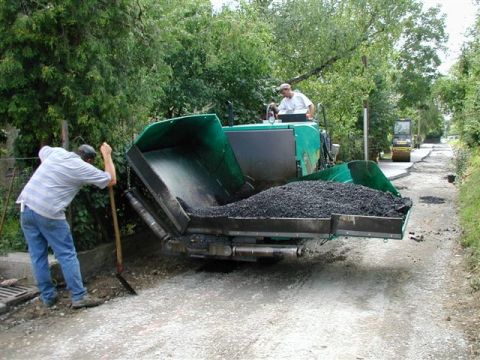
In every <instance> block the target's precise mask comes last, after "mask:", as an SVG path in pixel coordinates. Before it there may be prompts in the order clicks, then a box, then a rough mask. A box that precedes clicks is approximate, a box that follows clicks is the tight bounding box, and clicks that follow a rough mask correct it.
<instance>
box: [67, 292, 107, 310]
mask: <svg viewBox="0 0 480 360" xmlns="http://www.w3.org/2000/svg"><path fill="white" fill-rule="evenodd" d="M102 303H103V301H102V300H100V299H99V298H96V297H95V296H91V295H88V294H86V295H85V296H84V297H83V298H82V299H80V300H73V301H72V308H74V309H81V308H86V307H94V306H98V305H101V304H102Z"/></svg>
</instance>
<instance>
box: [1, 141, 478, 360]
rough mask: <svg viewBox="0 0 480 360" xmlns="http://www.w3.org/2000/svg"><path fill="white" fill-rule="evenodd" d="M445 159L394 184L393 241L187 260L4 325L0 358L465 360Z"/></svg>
mask: <svg viewBox="0 0 480 360" xmlns="http://www.w3.org/2000/svg"><path fill="white" fill-rule="evenodd" d="M451 156H452V153H451V150H450V149H449V148H448V147H447V146H446V145H438V146H437V145H436V146H435V148H434V150H433V152H432V154H431V155H430V156H429V157H428V158H427V159H425V160H424V161H423V162H421V163H418V164H417V165H416V166H415V168H414V169H413V171H412V173H411V175H409V176H407V177H405V178H402V179H399V180H397V181H396V182H395V185H396V186H397V187H398V188H399V189H400V191H401V193H402V195H403V196H408V197H410V198H411V199H412V200H413V201H414V207H413V213H412V216H411V218H410V222H409V225H408V229H407V233H406V236H405V238H404V239H403V240H401V241H398V240H390V241H387V242H384V241H383V240H379V239H363V238H340V239H337V240H335V241H331V242H329V243H327V244H325V245H323V246H320V245H318V244H316V243H313V242H311V243H309V244H308V246H309V249H310V250H309V251H308V254H307V256H305V257H304V258H302V259H300V260H298V261H292V262H286V261H283V262H280V263H277V264H274V265H261V264H250V263H243V264H234V263H229V264H221V263H204V262H198V261H197V262H192V265H191V267H190V268H188V269H187V270H186V271H184V272H182V273H180V274H177V275H175V276H172V277H169V278H166V279H164V280H161V281H159V282H158V283H157V284H156V285H153V286H152V287H150V288H148V289H146V290H142V291H141V292H140V294H139V296H136V297H134V296H129V297H123V298H117V299H114V300H112V301H110V302H108V303H107V304H104V305H102V306H100V307H98V308H93V309H88V310H82V311H79V312H78V313H75V314H74V315H73V316H71V317H66V318H58V317H55V318H42V319H36V320H30V321H26V322H24V323H22V324H19V325H17V326H14V327H12V328H10V329H6V330H3V331H2V332H0V349H1V352H0V358H2V359H29V360H32V359H47V358H48V359H153V358H155V359H168V358H172V359H412V360H413V359H415V360H416V359H470V358H474V357H475V354H474V352H473V348H472V344H471V342H469V338H468V332H466V330H465V323H464V322H463V320H462V318H461V313H460V312H459V310H458V309H457V304H458V303H459V302H461V301H462V299H464V298H466V297H467V295H466V294H468V293H469V289H468V285H467V284H466V281H465V280H464V277H465V274H464V273H463V266H464V265H463V255H462V253H461V250H460V248H459V247H458V244H457V240H458V236H459V230H458V224H457V216H456V205H455V199H456V197H457V193H456V189H455V187H454V186H453V185H452V184H449V183H448V182H447V180H446V179H444V177H445V175H446V174H447V173H448V172H449V167H450V166H451V164H450V162H451ZM420 196H434V197H438V198H442V199H444V200H445V202H443V203H442V202H438V203H436V204H432V203H428V202H421V201H419V197H420ZM408 232H414V233H415V234H410V235H409V234H408ZM411 237H413V239H412V238H411ZM127 266H128V264H127Z"/></svg>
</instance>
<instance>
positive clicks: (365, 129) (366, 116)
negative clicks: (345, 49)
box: [362, 55, 368, 161]
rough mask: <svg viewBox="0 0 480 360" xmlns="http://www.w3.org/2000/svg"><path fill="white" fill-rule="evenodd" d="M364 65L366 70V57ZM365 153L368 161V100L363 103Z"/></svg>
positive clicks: (363, 58) (363, 60)
mask: <svg viewBox="0 0 480 360" xmlns="http://www.w3.org/2000/svg"><path fill="white" fill-rule="evenodd" d="M362 63H363V67H364V69H365V70H366V69H367V66H368V60H367V57H366V56H365V55H363V56H362ZM363 153H364V157H365V161H368V99H367V100H364V101H363Z"/></svg>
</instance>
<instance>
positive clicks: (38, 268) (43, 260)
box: [21, 206, 87, 304]
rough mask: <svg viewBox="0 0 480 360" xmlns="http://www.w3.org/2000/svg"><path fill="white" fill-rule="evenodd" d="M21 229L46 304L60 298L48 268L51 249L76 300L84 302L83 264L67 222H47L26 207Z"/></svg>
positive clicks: (22, 214) (22, 215)
mask: <svg viewBox="0 0 480 360" xmlns="http://www.w3.org/2000/svg"><path fill="white" fill-rule="evenodd" d="M21 225H22V230H23V234H24V235H25V239H26V240H27V244H28V252H29V253H30V258H31V259H32V267H33V274H34V276H35V279H36V280H37V285H38V288H39V289H40V299H41V300H42V301H43V302H44V303H45V304H51V303H52V302H53V301H54V300H55V299H56V297H57V290H56V288H55V286H54V285H53V282H52V276H51V274H50V269H49V267H48V246H50V247H51V248H52V250H53V253H54V254H55V257H56V259H57V260H58V262H59V263H60V266H61V268H62V272H63V277H64V279H65V282H66V283H67V286H68V288H69V290H70V292H71V295H72V300H73V301H76V300H81V299H82V298H83V296H84V295H85V294H86V292H87V291H86V289H85V287H84V286H83V281H82V274H81V273H80V264H79V262H78V258H77V252H76V250H75V245H74V244H73V238H72V234H71V233H70V226H69V225H68V223H67V221H66V220H53V219H49V218H46V217H44V216H41V215H39V214H37V213H36V212H35V211H33V210H32V209H29V208H28V207H27V206H25V209H24V211H23V212H22V213H21Z"/></svg>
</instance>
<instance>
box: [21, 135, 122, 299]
mask: <svg viewBox="0 0 480 360" xmlns="http://www.w3.org/2000/svg"><path fill="white" fill-rule="evenodd" d="M100 152H101V154H102V156H103V161H104V165H105V171H101V170H99V169H97V168H96V167H94V166H93V165H92V163H93V161H94V160H95V157H96V151H95V149H94V148H93V147H91V146H90V145H81V146H80V147H79V148H78V151H77V152H76V153H74V152H68V151H66V150H65V149H63V148H58V147H50V146H44V147H42V148H41V150H40V152H39V154H38V155H39V157H40V161H41V164H40V166H39V167H38V169H37V170H36V171H35V173H34V174H33V176H32V177H31V179H30V180H29V181H28V183H27V185H25V187H24V188H23V190H22V192H21V193H20V196H19V197H18V199H17V203H19V204H20V208H21V209H20V210H21V216H20V217H21V226H22V230H23V234H24V236H25V239H26V241H27V244H28V251H29V253H30V258H31V261H32V267H33V273H34V276H35V279H36V281H37V284H38V287H39V289H40V299H41V300H42V301H43V303H44V304H45V305H46V306H48V307H50V306H53V305H54V304H55V303H56V301H57V291H56V288H55V286H54V285H53V282H52V278H51V274H50V270H49V266H48V251H47V250H48V247H49V246H50V247H51V248H52V250H53V252H54V254H55V257H56V259H57V260H58V262H59V263H60V266H61V268H62V272H63V277H64V278H65V282H66V283H67V286H68V289H69V290H70V292H71V298H72V307H73V308H82V307H92V306H97V305H100V304H101V301H100V300H99V299H97V298H95V297H93V296H91V295H89V294H87V290H86V289H85V287H84V286H83V280H82V275H81V273H80V264H79V262H78V258H77V252H76V250H75V245H74V243H73V238H72V234H71V232H70V227H69V225H68V223H67V221H66V218H65V209H66V208H67V207H68V205H69V204H70V203H71V201H72V200H73V198H74V197H75V195H76V194H77V193H78V191H79V190H80V188H81V187H82V186H83V185H87V184H92V185H96V186H98V187H99V188H101V189H103V188H105V187H106V186H107V185H108V186H113V185H115V184H116V181H117V180H116V172H115V166H114V164H113V160H112V148H111V147H110V145H108V144H107V143H103V144H102V146H101V147H100Z"/></svg>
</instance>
